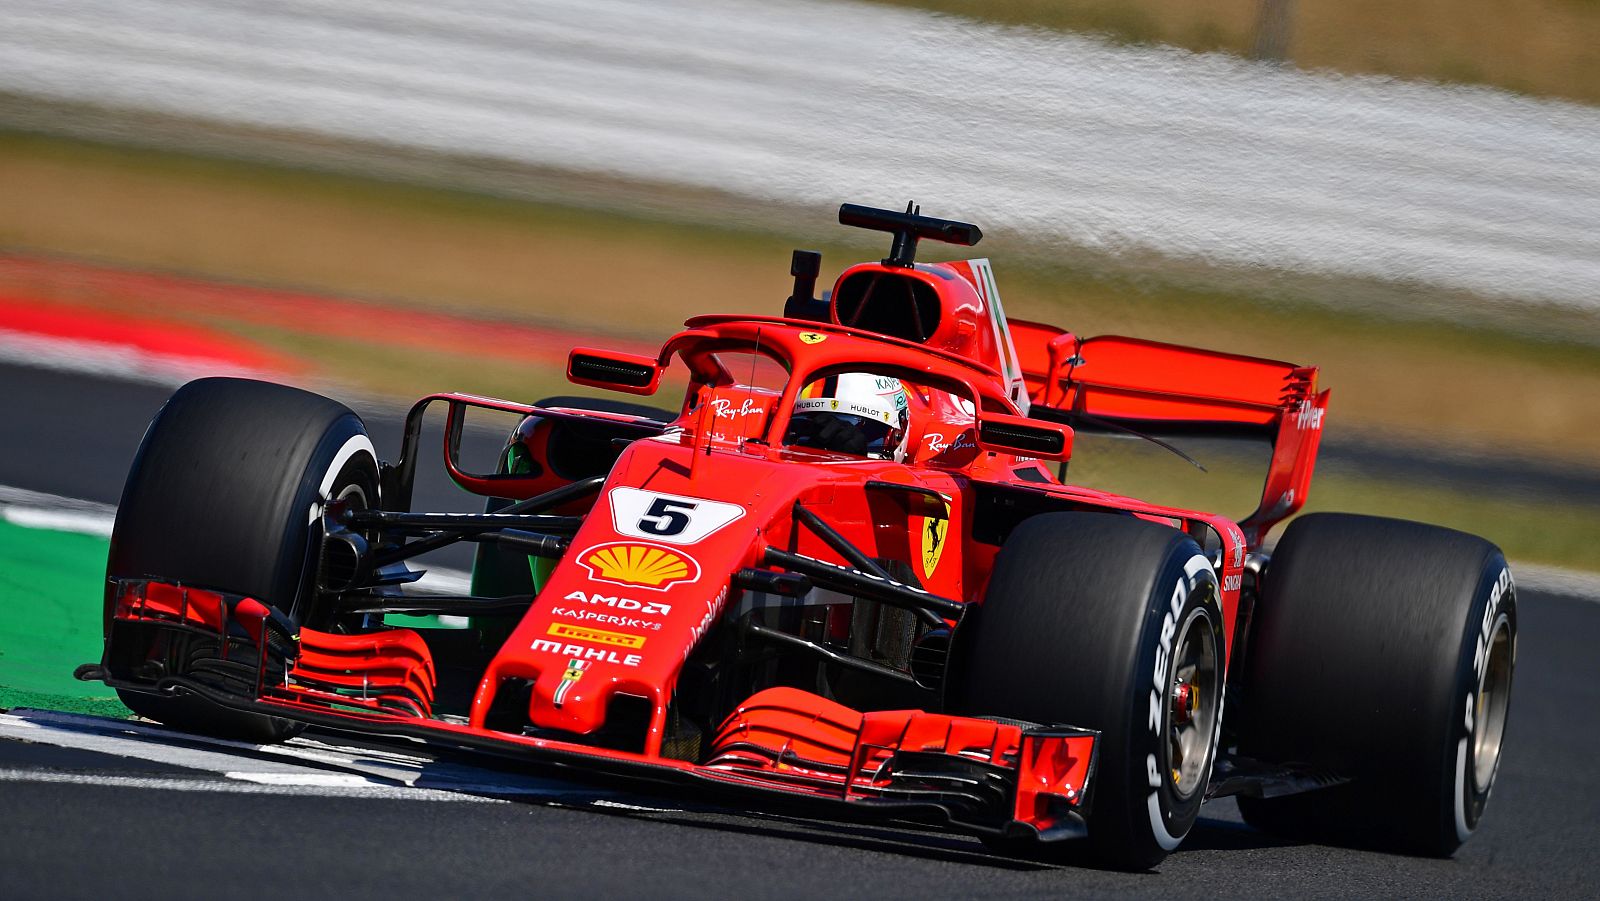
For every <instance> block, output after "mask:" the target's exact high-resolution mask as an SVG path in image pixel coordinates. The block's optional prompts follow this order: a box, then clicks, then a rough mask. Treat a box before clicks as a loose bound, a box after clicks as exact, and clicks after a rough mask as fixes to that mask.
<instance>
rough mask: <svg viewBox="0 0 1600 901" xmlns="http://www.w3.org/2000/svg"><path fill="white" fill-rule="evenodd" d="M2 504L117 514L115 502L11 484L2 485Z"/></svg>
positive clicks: (0, 487) (107, 514)
mask: <svg viewBox="0 0 1600 901" xmlns="http://www.w3.org/2000/svg"><path fill="white" fill-rule="evenodd" d="M0 504H10V505H16V506H19V507H39V508H42V509H48V510H70V511H72V512H74V513H97V514H99V515H101V516H104V517H107V518H113V517H115V516H116V515H117V507H116V505H115V504H102V503H98V502H96V501H83V500H78V499H77V498H74V497H62V496H60V495H58V494H46V493H44V492H43V491H29V490H28V489H26V488H13V487H12V486H10V485H0Z"/></svg>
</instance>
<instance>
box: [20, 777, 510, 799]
mask: <svg viewBox="0 0 1600 901" xmlns="http://www.w3.org/2000/svg"><path fill="white" fill-rule="evenodd" d="M0 782H35V783H44V784H54V785H92V786H98V787H103V788H134V789H144V790H155V791H180V792H214V793H221V794H234V795H291V796H300V797H305V796H312V797H323V798H372V799H378V800H395V801H466V802H472V803H478V804H506V803H509V802H507V801H505V800H503V799H500V798H486V797H482V796H480V795H470V794H458V793H455V792H447V791H434V790H432V789H426V788H407V787H404V786H391V785H378V784H371V785H362V786H346V785H263V784H260V783H256V782H245V781H239V780H230V779H179V778H171V777H162V776H107V775H99V774H91V773H60V772H50V771H41V770H19V769H0Z"/></svg>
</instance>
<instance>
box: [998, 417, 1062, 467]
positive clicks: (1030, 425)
mask: <svg viewBox="0 0 1600 901" xmlns="http://www.w3.org/2000/svg"><path fill="white" fill-rule="evenodd" d="M978 446H979V447H981V448H983V449H984V450H991V451H997V452H999V453H1003V454H1016V455H1017V456H1022V457H1038V458H1039V459H1041V460H1067V459H1070V458H1071V457H1072V427H1071V426H1065V425H1062V424H1060V423H1058V422H1041V421H1040V420H1037V419H1029V418H1028V417H1026V416H1011V415H1009V414H1005V413H984V414H981V415H980V416H979V417H978Z"/></svg>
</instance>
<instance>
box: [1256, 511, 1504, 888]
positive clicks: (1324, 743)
mask: <svg viewBox="0 0 1600 901" xmlns="http://www.w3.org/2000/svg"><path fill="white" fill-rule="evenodd" d="M1516 632H1517V603H1516V592H1515V589H1514V587H1513V585H1512V582H1511V574H1510V570H1509V569H1508V568H1507V567H1506V561H1505V557H1504V556H1503V555H1502V554H1501V553H1500V550H1499V549H1498V548H1496V547H1495V546H1494V545H1493V544H1491V543H1489V542H1488V541H1485V540H1483V539H1482V538H1478V537H1476V536H1473V535H1468V534H1466V533H1463V532H1456V531H1453V530H1450V529H1444V528H1439V527H1436V526H1429V525H1423V524H1421V523H1414V522H1405V521H1402V520H1394V519H1382V518H1379V517H1373V516H1357V515H1352V514H1339V513H1323V514H1312V515H1308V516H1304V517H1301V518H1300V519H1298V520H1296V521H1295V522H1293V523H1292V524H1291V525H1290V526H1289V528H1288V529H1287V530H1286V532H1285V533H1284V536H1283V539H1282V541H1280V542H1279V543H1278V546H1277V549H1276V550H1275V552H1274V553H1273V556H1272V560H1271V562H1270V564H1269V566H1268V568H1267V572H1266V576H1265V580H1264V583H1263V586H1262V596H1261V601H1260V603H1259V604H1258V605H1257V607H1256V612H1255V622H1254V624H1253V626H1252V634H1251V637H1250V643H1249V647H1250V650H1249V659H1248V660H1246V661H1244V673H1243V680H1242V682H1241V685H1240V689H1241V690H1240V692H1239V695H1238V697H1239V701H1240V704H1239V706H1240V710H1239V711H1237V712H1238V714H1239V716H1238V717H1236V719H1237V721H1238V723H1239V728H1240V752H1241V753H1242V754H1244V755H1247V756H1250V757H1255V758H1259V759H1263V760H1269V761H1275V762H1281V763H1297V764H1306V765H1310V766H1312V767H1314V768H1318V769H1323V770H1326V771H1329V772H1331V773H1334V774H1339V775H1342V776H1345V777H1348V778H1350V779H1351V780H1352V781H1351V782H1348V783H1346V784H1343V785H1340V786H1336V787H1333V788H1326V789H1320V790H1317V791H1312V792H1309V793H1306V794H1301V795H1291V796H1288V797H1281V798H1253V797H1241V798H1240V799H1239V808H1240V812H1241V813H1242V814H1243V816H1244V818H1245V820H1246V822H1248V823H1250V824H1252V825H1254V826H1256V827H1258V828H1261V829H1264V830H1267V831H1271V832H1274V833H1278V834H1283V835H1288V836H1292V837H1296V838H1304V839H1311V840H1320V841H1329V842H1335V843H1339V844H1349V845H1356V846H1362V847H1369V848H1376V849H1379V850H1386V851H1399V852H1405V853H1414V854H1425V855H1435V856H1446V855H1449V854H1451V853H1453V852H1454V851H1455V849H1456V848H1458V847H1459V846H1460V845H1461V843H1462V842H1464V841H1466V840H1467V838H1468V837H1470V836H1471V834H1472V832H1473V830H1475V829H1476V828H1477V825H1478V822H1479V820H1480V818H1481V817H1482V815H1483V810H1484V806H1485V804H1486V803H1487V802H1488V799H1489V794H1490V791H1491V789H1492V788H1493V786H1494V777H1495V773H1496V771H1497V769H1498V766H1499V759H1500V754H1499V751H1500V748H1501V746H1502V741H1503V738H1504V735H1505V724H1506V720H1507V714H1508V713H1509V696H1510V689H1511V675H1512V668H1513V666H1514V663H1515V658H1516Z"/></svg>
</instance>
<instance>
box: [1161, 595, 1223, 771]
mask: <svg viewBox="0 0 1600 901" xmlns="http://www.w3.org/2000/svg"><path fill="white" fill-rule="evenodd" d="M1171 672H1172V675H1171V678H1170V679H1169V680H1168V682H1169V684H1168V686H1167V703H1166V708H1167V713H1166V733H1165V734H1166V738H1167V741H1166V757H1167V761H1166V770H1167V778H1168V781H1169V784H1170V785H1171V787H1172V791H1173V793H1174V794H1176V795H1177V796H1178V798H1179V799H1180V800H1187V799H1189V798H1191V797H1193V796H1194V794H1195V792H1197V791H1199V790H1201V788H1202V787H1203V784H1204V782H1205V780H1206V775H1207V774H1208V773H1209V772H1210V771H1211V755H1212V754H1213V753H1214V751H1215V749H1214V748H1213V747H1212V741H1211V738H1212V736H1213V735H1215V734H1216V726H1217V704H1218V702H1219V701H1220V700H1221V697H1222V695H1221V688H1222V683H1221V679H1220V671H1219V669H1218V666H1217V639H1216V629H1215V628H1213V626H1212V623H1211V614H1210V613H1209V612H1208V611H1207V610H1206V609H1205V608H1203V607H1196V608H1194V609H1193V610H1191V611H1190V612H1189V616H1188V618H1187V619H1185V620H1184V623H1183V629H1182V630H1180V631H1179V633H1178V641H1177V643H1176V644H1175V645H1174V646H1173V657H1172V670H1171Z"/></svg>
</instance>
